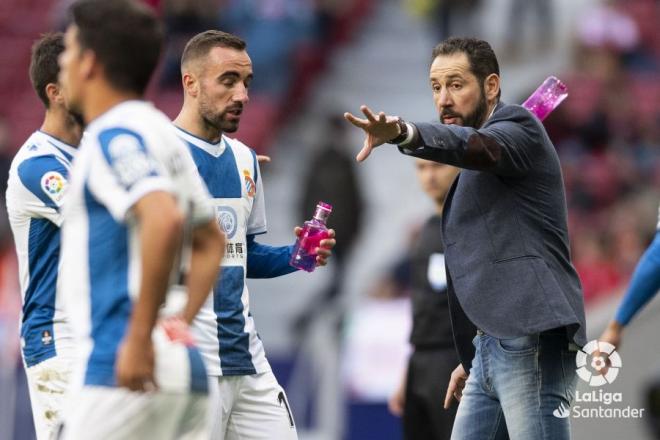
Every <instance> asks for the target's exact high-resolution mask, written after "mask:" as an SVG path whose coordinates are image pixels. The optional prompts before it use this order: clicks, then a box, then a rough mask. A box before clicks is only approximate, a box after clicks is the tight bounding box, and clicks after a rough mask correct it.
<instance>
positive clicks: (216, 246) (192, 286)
mask: <svg viewBox="0 0 660 440" xmlns="http://www.w3.org/2000/svg"><path fill="white" fill-rule="evenodd" d="M224 253H225V236H224V234H223V233H222V232H220V229H219V228H218V225H217V224H216V223H215V220H213V221H211V222H209V223H207V224H205V225H203V226H200V227H199V228H196V229H195V230H194V231H193V249H192V258H191V262H190V272H189V273H188V278H187V287H188V303H187V304H186V308H185V310H184V312H183V318H184V319H185V321H186V322H187V323H188V324H190V323H191V322H192V321H193V319H194V318H195V315H197V312H199V309H200V308H201V307H202V305H204V302H206V299H207V298H208V296H209V293H210V292H211V290H212V289H213V284H214V283H215V281H216V280H217V277H218V272H219V271H220V262H221V261H222V257H223V256H224Z"/></svg>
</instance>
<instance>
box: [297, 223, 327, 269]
mask: <svg viewBox="0 0 660 440" xmlns="http://www.w3.org/2000/svg"><path fill="white" fill-rule="evenodd" d="M293 233H294V234H296V237H300V234H301V233H302V228H301V227H300V226H296V227H295V228H294V229H293ZM336 244H337V240H335V230H334V229H328V238H324V239H323V240H321V242H320V243H319V245H320V247H317V248H316V267H319V266H325V265H326V264H328V258H330V257H331V256H332V248H333V247H335V245H336Z"/></svg>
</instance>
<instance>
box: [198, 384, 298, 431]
mask: <svg viewBox="0 0 660 440" xmlns="http://www.w3.org/2000/svg"><path fill="white" fill-rule="evenodd" d="M209 384H210V390H209V391H210V397H211V405H210V410H211V415H210V419H211V423H212V426H213V428H212V431H211V438H212V440H275V439H276V440H296V439H297V438H298V434H297V432H296V425H295V423H294V421H293V415H292V414H291V409H290V408H289V401H288V399H287V398H286V394H285V393H284V389H283V388H282V387H281V386H280V384H279V383H277V379H275V375H273V373H272V372H271V371H268V372H266V373H261V374H253V375H249V376H219V377H218V376H211V377H210V381H209Z"/></svg>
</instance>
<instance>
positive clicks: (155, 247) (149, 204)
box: [128, 194, 184, 339]
mask: <svg viewBox="0 0 660 440" xmlns="http://www.w3.org/2000/svg"><path fill="white" fill-rule="evenodd" d="M146 198H149V200H146V201H145V203H142V201H140V202H138V204H136V208H138V207H139V208H138V209H137V212H136V214H137V217H138V222H139V224H140V251H141V265H142V278H141V280H140V288H139V294H138V298H137V300H136V302H135V305H134V307H133V312H132V315H131V321H130V324H129V329H128V335H129V336H131V337H136V338H140V339H147V338H150V337H151V332H152V330H153V328H154V326H155V325H156V320H157V319H158V310H159V308H160V306H161V305H162V304H163V303H164V301H165V297H166V295H167V290H168V286H169V281H170V274H171V272H172V267H173V266H174V262H175V259H176V255H177V251H178V249H179V248H180V247H181V241H182V238H183V222H184V221H183V216H182V214H181V212H180V211H179V209H178V207H177V206H176V202H175V201H174V199H173V198H172V197H171V196H169V194H161V195H158V196H154V197H151V196H146V197H145V199H146Z"/></svg>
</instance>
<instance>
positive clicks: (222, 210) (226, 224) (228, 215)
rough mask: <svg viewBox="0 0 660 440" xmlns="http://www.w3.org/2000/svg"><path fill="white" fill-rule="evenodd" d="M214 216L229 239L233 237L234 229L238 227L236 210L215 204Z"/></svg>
mask: <svg viewBox="0 0 660 440" xmlns="http://www.w3.org/2000/svg"><path fill="white" fill-rule="evenodd" d="M215 218H216V219H217V221H218V224H219V225H220V227H221V228H222V230H223V231H224V233H225V234H226V235H227V238H228V239H230V240H231V239H232V238H234V235H236V230H237V229H238V216H237V215H236V211H234V210H233V209H232V208H230V207H229V206H216V207H215Z"/></svg>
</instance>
